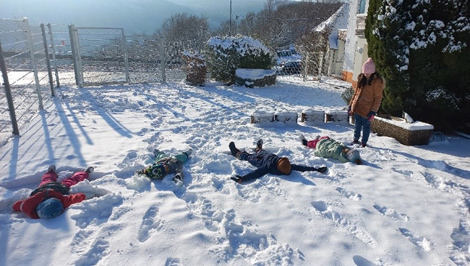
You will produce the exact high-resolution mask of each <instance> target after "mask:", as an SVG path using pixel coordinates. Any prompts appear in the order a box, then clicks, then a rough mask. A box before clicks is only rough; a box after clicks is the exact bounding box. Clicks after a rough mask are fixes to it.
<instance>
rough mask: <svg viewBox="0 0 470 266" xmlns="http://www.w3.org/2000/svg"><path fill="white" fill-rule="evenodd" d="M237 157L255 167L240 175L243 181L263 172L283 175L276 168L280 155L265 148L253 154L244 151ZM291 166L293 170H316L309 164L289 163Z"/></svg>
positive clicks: (262, 174)
mask: <svg viewBox="0 0 470 266" xmlns="http://www.w3.org/2000/svg"><path fill="white" fill-rule="evenodd" d="M238 159H240V160H244V161H248V162H249V163H250V164H251V165H253V166H254V167H256V168H257V169H256V170H254V171H251V172H249V173H248V174H246V175H243V176H241V179H242V180H243V181H246V180H251V179H256V178H260V177H262V176H264V175H265V174H273V175H284V173H282V172H281V171H279V170H278V169H277V164H278V162H279V159H280V157H279V156H277V155H276V154H273V153H268V152H267V151H265V150H261V151H259V152H258V153H255V154H249V153H247V152H245V151H244V152H242V153H241V154H240V156H239V158H238ZM291 167H292V170H294V171H301V172H304V171H316V168H314V167H310V166H303V165H296V164H291Z"/></svg>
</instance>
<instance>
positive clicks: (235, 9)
mask: <svg viewBox="0 0 470 266" xmlns="http://www.w3.org/2000/svg"><path fill="white" fill-rule="evenodd" d="M264 3H265V0H232V15H233V18H234V17H235V15H240V16H242V15H245V14H246V13H247V12H250V11H253V12H258V11H260V10H261V9H263V7H264ZM229 11H230V0H41V1H39V0H0V18H23V17H27V18H28V19H29V21H30V23H31V24H39V23H51V24H75V26H77V27H123V28H124V29H125V31H126V33H141V32H146V33H152V32H154V31H155V29H157V28H159V27H160V25H161V24H162V22H163V21H164V20H165V19H166V18H169V17H171V16H172V15H174V14H176V13H183V12H185V13H188V14H192V15H198V16H204V17H207V18H208V19H209V22H210V25H211V27H218V26H219V24H220V22H222V21H224V20H228V19H229V15H230V12H229Z"/></svg>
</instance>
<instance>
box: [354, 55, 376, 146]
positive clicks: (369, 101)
mask: <svg viewBox="0 0 470 266" xmlns="http://www.w3.org/2000/svg"><path fill="white" fill-rule="evenodd" d="M357 80H358V82H357V86H356V89H355V90H354V94H353V96H352V98H351V101H350V102H349V108H348V112H349V115H354V120H355V129H354V141H353V142H354V143H356V144H359V138H360V137H361V131H362V140H361V145H362V147H365V146H366V145H367V141H368V140H369V135H370V124H371V122H372V120H374V116H376V115H377V111H378V110H379V107H380V103H381V102H382V93H383V89H384V87H385V81H384V80H383V79H382V78H381V77H380V76H379V74H377V72H375V64H374V61H372V58H369V59H367V61H366V62H365V63H364V65H362V73H361V74H359V76H358V77H357Z"/></svg>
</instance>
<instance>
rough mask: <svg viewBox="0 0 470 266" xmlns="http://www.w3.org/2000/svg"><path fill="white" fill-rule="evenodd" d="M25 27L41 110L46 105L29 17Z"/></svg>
mask: <svg viewBox="0 0 470 266" xmlns="http://www.w3.org/2000/svg"><path fill="white" fill-rule="evenodd" d="M22 22H23V25H22V26H23V29H24V31H25V34H26V38H27V40H28V49H29V55H30V57H31V65H32V67H33V72H34V80H35V82H36V93H37V95H38V102H39V110H42V109H44V105H43V103H42V95H41V85H40V84H39V77H38V69H37V67H36V60H35V58H34V47H33V38H32V37H31V29H30V28H29V22H28V19H27V18H24V19H23V21H22Z"/></svg>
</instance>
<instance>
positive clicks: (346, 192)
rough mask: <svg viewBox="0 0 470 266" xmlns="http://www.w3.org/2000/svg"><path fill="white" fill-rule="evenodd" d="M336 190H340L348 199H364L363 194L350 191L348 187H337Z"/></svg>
mask: <svg viewBox="0 0 470 266" xmlns="http://www.w3.org/2000/svg"><path fill="white" fill-rule="evenodd" d="M336 191H338V192H339V193H340V194H341V195H343V196H345V197H346V198H348V199H352V200H355V201H359V200H361V199H362V195H361V194H358V193H356V192H354V191H349V190H346V189H344V188H341V187H337V188H336Z"/></svg>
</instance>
